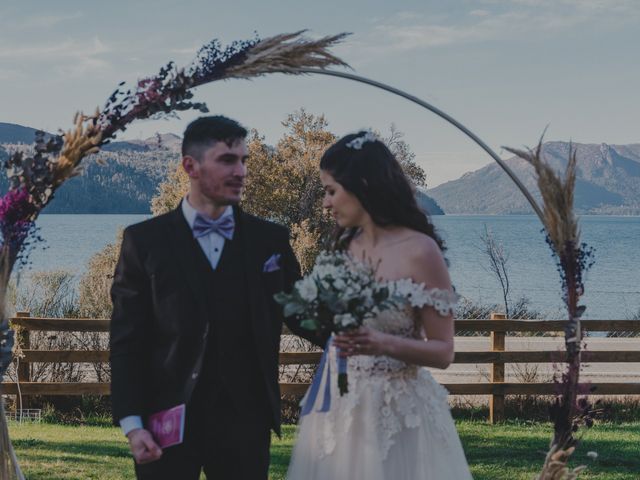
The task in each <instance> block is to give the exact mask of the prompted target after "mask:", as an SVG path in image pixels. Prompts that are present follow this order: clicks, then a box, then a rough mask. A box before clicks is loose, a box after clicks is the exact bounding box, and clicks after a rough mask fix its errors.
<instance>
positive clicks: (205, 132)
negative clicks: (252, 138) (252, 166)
mask: <svg viewBox="0 0 640 480" xmlns="http://www.w3.org/2000/svg"><path fill="white" fill-rule="evenodd" d="M247 133H248V132H247V129H246V128H244V127H243V126H242V125H240V124H239V123H238V122H236V121H235V120H232V119H230V118H227V117H224V116H222V115H214V116H210V117H200V118H198V119H196V120H194V121H193V122H191V123H190V124H189V125H187V128H186V130H185V131H184V137H183V139H182V156H185V155H190V156H192V157H193V158H195V159H196V160H199V159H200V157H201V155H202V152H204V150H206V149H207V148H210V147H212V146H213V145H215V143H216V142H224V143H226V144H227V145H229V147H231V146H232V145H233V144H234V143H235V142H237V141H238V140H244V139H245V138H247Z"/></svg>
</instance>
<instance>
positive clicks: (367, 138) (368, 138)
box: [345, 130, 378, 150]
mask: <svg viewBox="0 0 640 480" xmlns="http://www.w3.org/2000/svg"><path fill="white" fill-rule="evenodd" d="M376 140H378V136H377V135H376V134H375V133H373V132H372V131H371V130H367V131H366V132H365V133H364V135H362V136H359V137H356V138H354V139H353V140H351V141H350V142H347V143H346V145H345V146H346V147H347V148H353V149H354V150H360V149H362V145H364V144H365V143H367V142H375V141H376Z"/></svg>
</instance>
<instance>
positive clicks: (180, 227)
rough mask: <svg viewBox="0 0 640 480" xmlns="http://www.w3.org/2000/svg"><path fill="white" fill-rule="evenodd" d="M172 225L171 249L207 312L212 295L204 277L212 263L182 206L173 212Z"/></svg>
mask: <svg viewBox="0 0 640 480" xmlns="http://www.w3.org/2000/svg"><path fill="white" fill-rule="evenodd" d="M170 225H171V228H169V232H168V238H169V239H170V241H171V244H172V247H173V248H172V249H171V250H172V252H174V253H175V256H176V260H177V263H178V265H179V266H180V269H181V270H182V273H183V277H184V279H185V282H186V283H187V285H188V286H189V288H190V289H191V290H192V291H193V293H194V298H195V299H196V301H197V302H198V303H199V304H200V307H201V310H202V311H203V312H207V311H208V304H207V299H208V298H209V297H210V295H208V294H207V291H206V282H204V281H202V279H203V278H206V275H207V274H208V269H209V268H210V265H209V262H208V260H207V258H206V256H205V254H204V252H203V251H202V248H200V245H199V244H198V241H197V240H196V239H195V238H194V237H193V233H192V231H191V228H190V227H189V225H188V224H187V220H186V219H185V218H184V215H183V213H182V209H181V207H180V206H178V208H177V209H175V210H174V211H173V212H172V213H171V222H170Z"/></svg>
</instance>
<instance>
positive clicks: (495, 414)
mask: <svg viewBox="0 0 640 480" xmlns="http://www.w3.org/2000/svg"><path fill="white" fill-rule="evenodd" d="M506 318H507V316H506V315H505V314H504V313H492V314H491V320H505V319H506ZM504 340H505V332H495V331H492V332H491V351H492V352H504V343H505V342H504ZM501 382H504V363H493V364H491V383H501ZM501 420H504V395H494V394H492V395H491V398H490V399H489V422H490V423H491V424H494V423H496V422H499V421H501Z"/></svg>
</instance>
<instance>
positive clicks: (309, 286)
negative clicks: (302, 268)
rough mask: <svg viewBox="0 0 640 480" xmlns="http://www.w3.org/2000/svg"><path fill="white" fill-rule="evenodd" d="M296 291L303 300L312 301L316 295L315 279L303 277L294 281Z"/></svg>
mask: <svg viewBox="0 0 640 480" xmlns="http://www.w3.org/2000/svg"><path fill="white" fill-rule="evenodd" d="M296 287H297V289H298V292H300V296H301V297H302V299H303V300H306V301H307V302H313V301H314V300H315V299H316V298H317V297H318V286H317V285H316V280H315V278H313V277H305V278H303V279H302V280H299V281H298V283H296Z"/></svg>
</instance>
